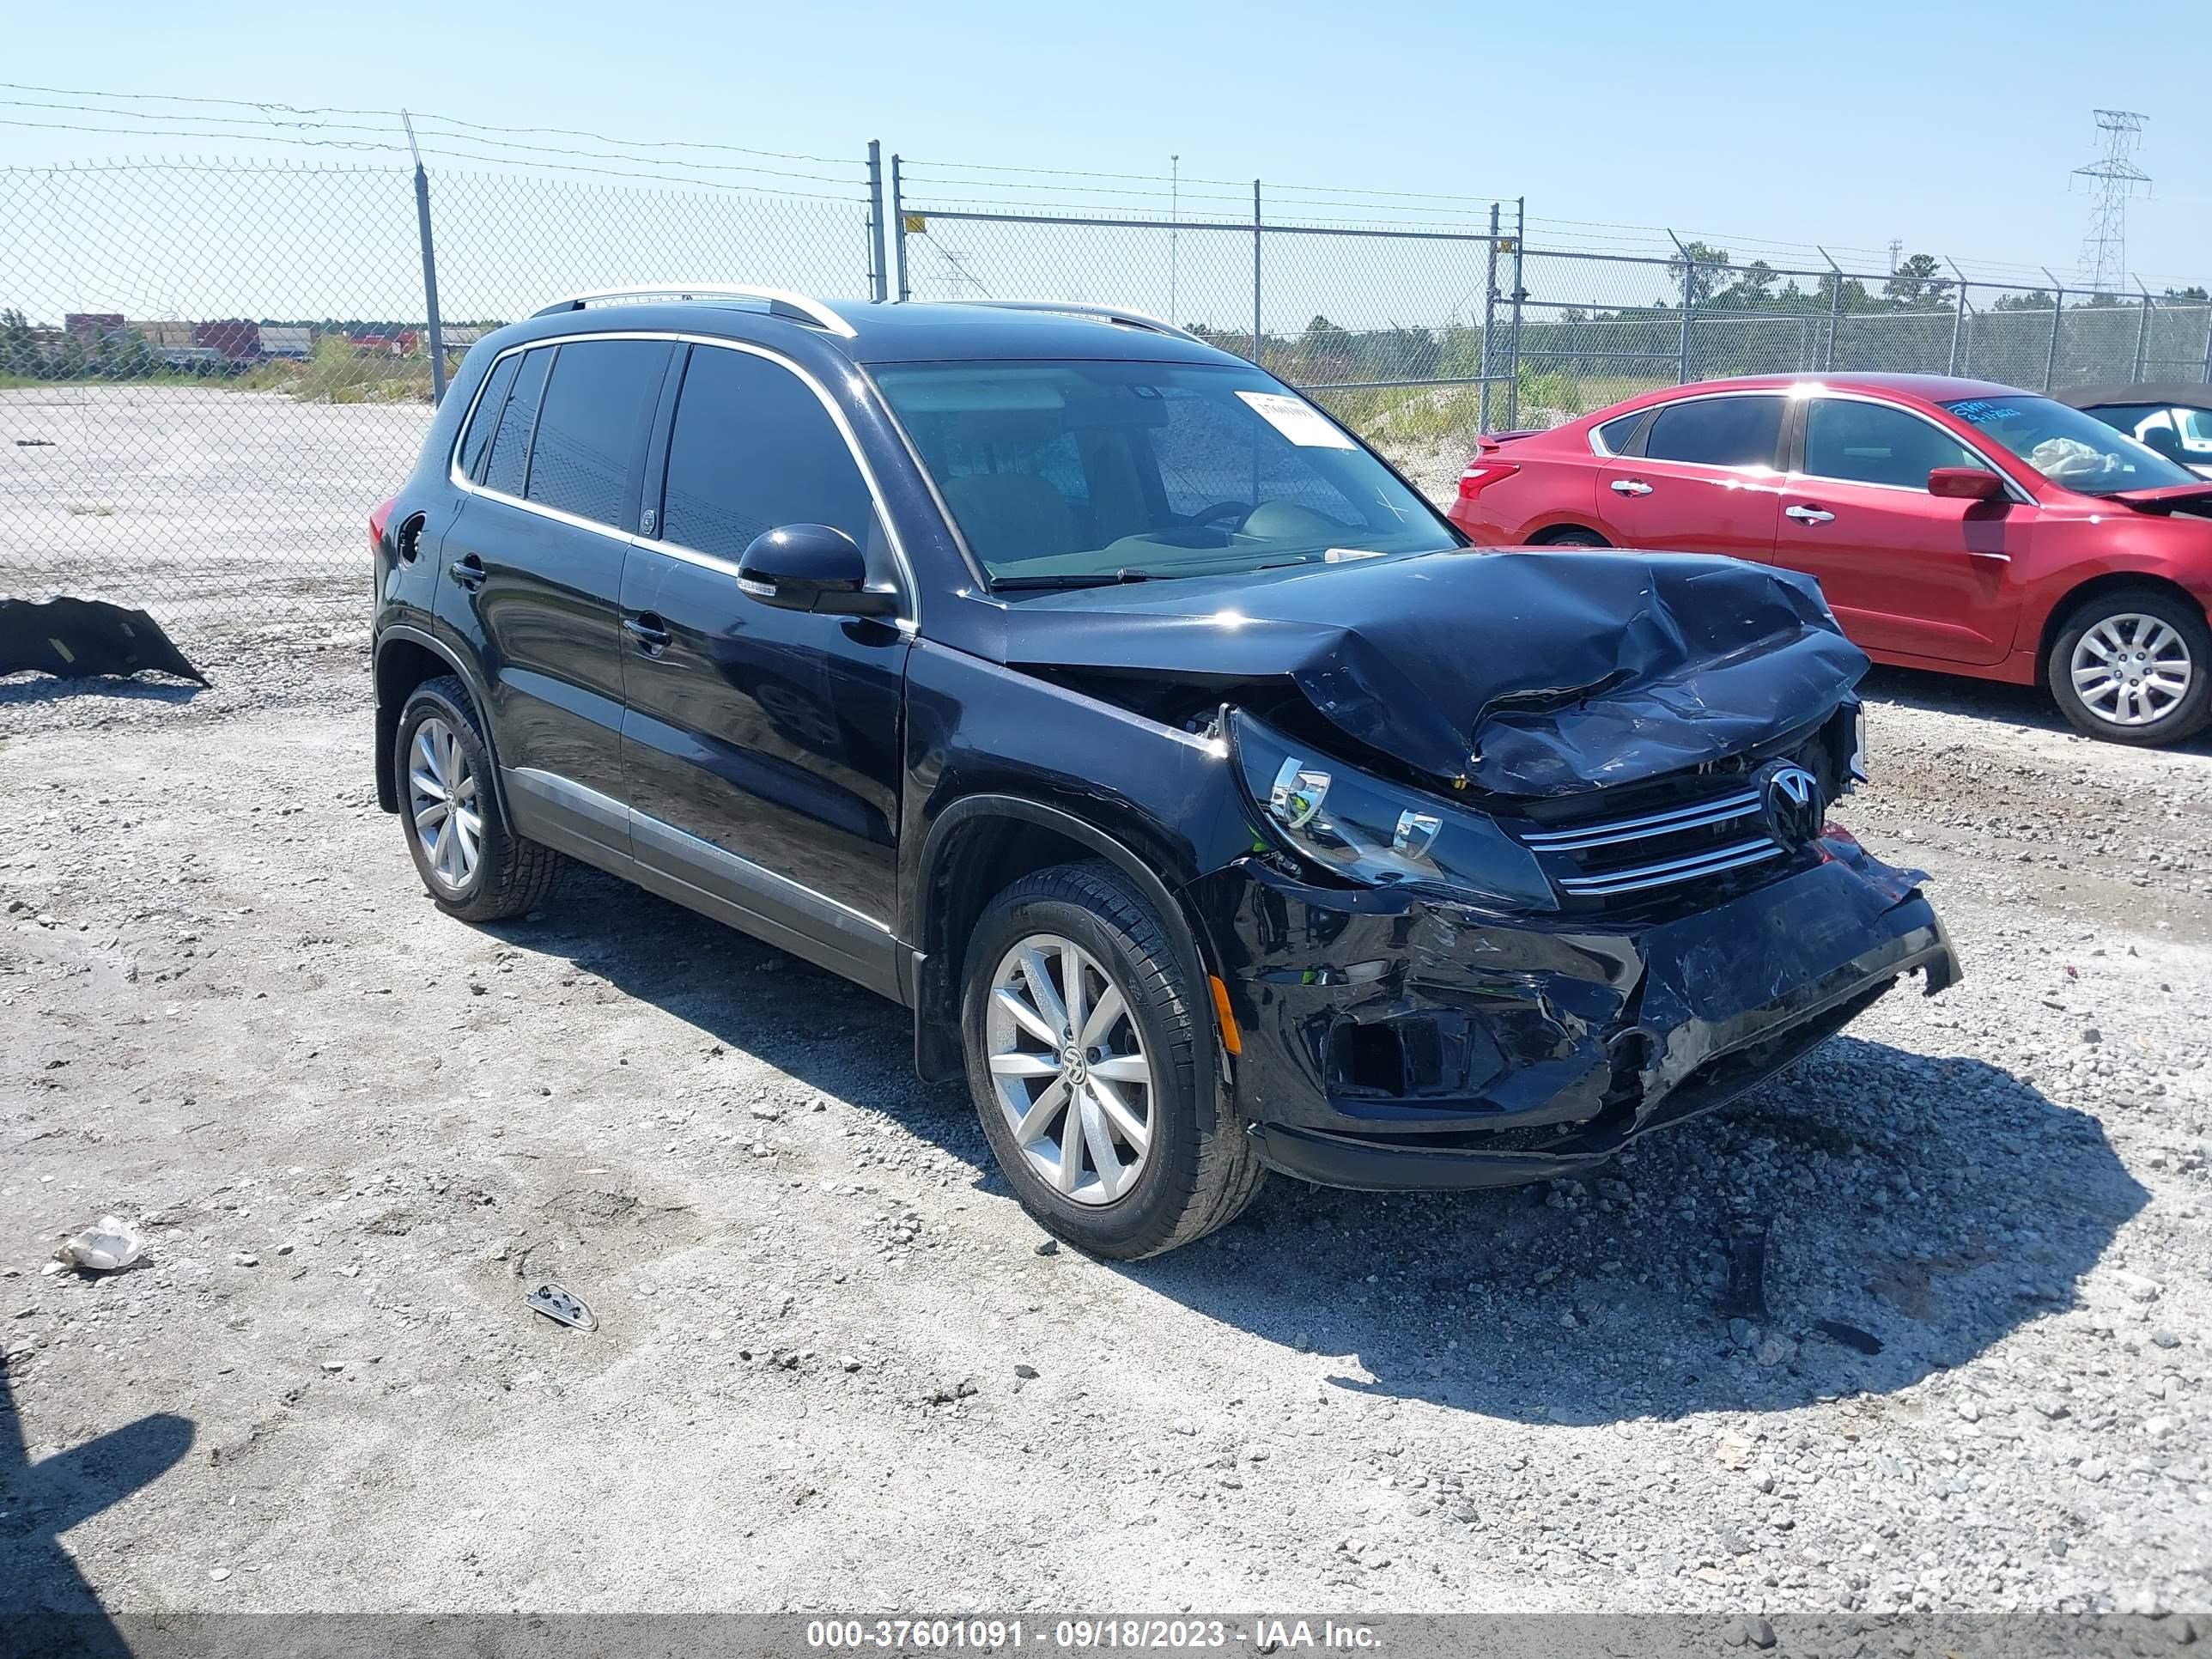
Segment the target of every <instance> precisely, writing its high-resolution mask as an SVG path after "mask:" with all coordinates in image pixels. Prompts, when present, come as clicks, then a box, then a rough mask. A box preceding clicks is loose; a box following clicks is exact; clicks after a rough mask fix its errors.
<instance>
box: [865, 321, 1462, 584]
mask: <svg viewBox="0 0 2212 1659" xmlns="http://www.w3.org/2000/svg"><path fill="white" fill-rule="evenodd" d="M876 378H877V380H878V384H879V385H880V386H882V388H883V392H884V398H885V399H886V400H887V401H888V402H889V403H890V407H891V411H892V413H893V414H895V415H896V416H897V417H898V420H899V423H900V424H901V425H902V427H904V428H905V429H906V433H907V435H908V437H909V438H910V439H911V440H912V441H913V443H914V447H915V452H916V453H918V454H920V456H921V460H922V464H923V465H924V466H925V467H926V468H927V470H928V471H929V474H930V477H931V479H932V481H933V483H935V484H936V485H937V489H938V493H939V495H941V496H942V497H943V499H944V501H945V506H946V507H947V508H948V509H949V510H950V512H951V515H952V519H953V521H954V523H955V524H956V525H957V526H958V527H959V530H960V534H961V536H962V538H963V539H964V540H965V541H966V542H967V544H968V546H969V550H970V551H972V552H973V553H974V554H975V557H976V558H977V559H978V560H980V561H981V562H982V564H983V566H984V567H985V568H986V569H987V571H988V572H989V573H990V575H991V578H992V580H993V584H994V586H1000V587H1004V586H1082V585H1085V584H1088V583H1097V582H1104V581H1115V580H1139V579H1143V578H1150V577H1163V578H1164V577H1170V576H1188V575H1206V574H1216V573H1227V572H1235V571H1240V570H1251V569H1256V568H1263V567H1267V566H1272V565H1284V564H1297V563H1309V562H1310V563H1321V562H1328V561H1331V560H1344V559H1354V558H1365V557H1372V556H1380V555H1385V554H1394V553H1423V552H1434V551H1437V550H1440V549H1443V548H1449V547H1456V546H1460V545H1462V541H1461V539H1460V538H1459V537H1458V536H1457V534H1456V533H1455V532H1454V531H1453V530H1452V529H1451V527H1450V526H1449V525H1447V524H1446V523H1444V521H1443V520H1442V519H1441V518H1439V517H1438V516H1437V512H1436V510H1435V509H1434V508H1433V507H1430V506H1429V504H1428V503H1427V502H1426V501H1423V500H1422V499H1421V498H1420V496H1419V495H1416V494H1415V493H1414V492H1413V490H1412V489H1409V488H1408V487H1407V485H1406V484H1404V483H1401V481H1400V480H1399V479H1398V477H1396V476H1395V474H1393V473H1392V472H1391V471H1390V470H1389V468H1388V467H1386V466H1384V465H1383V464H1382V462H1380V461H1378V460H1377V459H1376V458H1375V457H1374V456H1373V455H1371V454H1370V453H1368V452H1367V451H1366V450H1365V449H1364V448H1362V447H1360V446H1359V444H1358V441H1356V440H1354V439H1353V438H1352V437H1351V436H1350V435H1348V434H1347V433H1346V432H1345V431H1344V429H1343V428H1340V427H1339V426H1338V425H1337V424H1336V423H1335V422H1334V421H1332V420H1330V419H1329V418H1328V416H1326V415H1324V414H1322V412H1321V411H1320V410H1318V409H1316V408H1315V407H1314V405H1313V404H1310V403H1308V402H1307V401H1306V400H1305V399H1304V398H1302V397H1300V396H1298V395H1297V393H1296V392H1291V390H1290V389H1289V388H1288V387H1286V386H1284V385H1283V384H1282V383H1281V382H1280V381H1279V380H1273V379H1272V378H1271V377H1269V376H1268V375H1267V374H1263V373H1261V371H1260V370H1258V369H1256V368H1243V367H1235V366H1231V365H1229V364H1218V365H1217V364H1211V363H1197V364H1192V363H1163V362H1087V361H1086V362H984V363H978V362H968V363H902V364H896V365H886V366H884V367H883V368H878V370H877V371H876Z"/></svg>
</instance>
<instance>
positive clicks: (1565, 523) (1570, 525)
mask: <svg viewBox="0 0 2212 1659" xmlns="http://www.w3.org/2000/svg"><path fill="white" fill-rule="evenodd" d="M1576 535H1579V536H1595V537H1596V538H1597V542H1598V545H1599V546H1601V547H1611V546H1613V538H1612V537H1610V536H1608V535H1607V534H1606V533H1605V532H1603V531H1602V530H1600V529H1599V528H1598V527H1597V526H1595V525H1589V524H1578V523H1577V522H1576V521H1575V520H1572V519H1563V520H1560V521H1559V523H1557V524H1547V525H1546V526H1544V527H1543V528H1542V529H1541V530H1539V531H1536V532H1533V533H1532V534H1531V535H1530V536H1529V538H1528V545H1529V546H1530V547H1550V546H1553V545H1554V544H1557V543H1558V541H1559V538H1561V537H1563V536H1576Z"/></svg>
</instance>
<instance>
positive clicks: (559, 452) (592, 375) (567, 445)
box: [528, 340, 668, 525]
mask: <svg viewBox="0 0 2212 1659" xmlns="http://www.w3.org/2000/svg"><path fill="white" fill-rule="evenodd" d="M667 366H668V347H667V346H666V345H665V344H663V343H660V342H659V341H657V340H572V341H570V342H568V343H567V344H565V345H563V346H562V348H561V349H560V352H559V354H558V355H557V356H556V357H555V358H554V360H553V372H552V376H551V378H550V380H548V381H547V382H546V386H545V397H544V408H543V409H542V410H541V411H540V412H539V414H538V436H537V439H536V441H534V442H533V443H532V446H531V451H530V487H529V491H528V494H529V498H530V499H531V500H532V501H535V502H537V503H538V505H539V506H541V507H553V508H555V509H556V510H557V511H559V512H562V513H574V514H575V515H576V516H577V517H578V518H580V519H589V520H592V522H593V523H595V524H604V525H620V524H621V523H622V521H623V502H624V501H626V500H627V499H628V497H629V484H630V479H631V477H632V475H633V474H634V473H635V471H636V469H637V468H638V467H639V465H641V464H642V461H643V459H644V453H645V441H646V438H647V434H648V432H649V429H650V428H651V427H652V424H653V404H654V402H655V401H656V400H657V399H658V398H659V396H660V377H661V374H662V373H663V371H664V370H665V368H667Z"/></svg>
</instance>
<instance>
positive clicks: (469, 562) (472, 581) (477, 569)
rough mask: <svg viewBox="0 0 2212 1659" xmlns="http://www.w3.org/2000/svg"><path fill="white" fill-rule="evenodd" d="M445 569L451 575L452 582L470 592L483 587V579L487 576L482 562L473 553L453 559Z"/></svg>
mask: <svg viewBox="0 0 2212 1659" xmlns="http://www.w3.org/2000/svg"><path fill="white" fill-rule="evenodd" d="M447 568H448V569H450V570H451V571H452V572H453V580H455V581H457V582H459V584H460V585H461V586H464V587H465V588H467V589H468V590H469V591H470V592H475V591H476V590H477V588H479V587H482V586H483V585H484V577H485V576H486V574H489V573H487V572H486V571H485V569H484V568H483V560H482V559H480V558H478V557H477V556H476V555H475V554H473V553H469V554H465V555H464V556H461V557H460V558H458V559H455V560H454V561H453V563H452V564H451V565H449V566H447Z"/></svg>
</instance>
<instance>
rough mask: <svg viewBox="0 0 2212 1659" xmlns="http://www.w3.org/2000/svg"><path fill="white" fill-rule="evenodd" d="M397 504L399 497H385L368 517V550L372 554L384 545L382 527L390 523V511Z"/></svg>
mask: <svg viewBox="0 0 2212 1659" xmlns="http://www.w3.org/2000/svg"><path fill="white" fill-rule="evenodd" d="M398 504H399V497H398V496H397V495H387V496H386V497H385V498H384V499H383V500H382V501H379V502H378V503H377V504H376V507H375V508H374V511H372V512H371V513H369V515H368V550H369V551H370V552H372V553H374V552H376V551H378V550H380V549H381V548H382V547H383V545H384V526H386V525H387V524H390V523H391V522H392V508H393V507H397V506H398Z"/></svg>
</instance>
